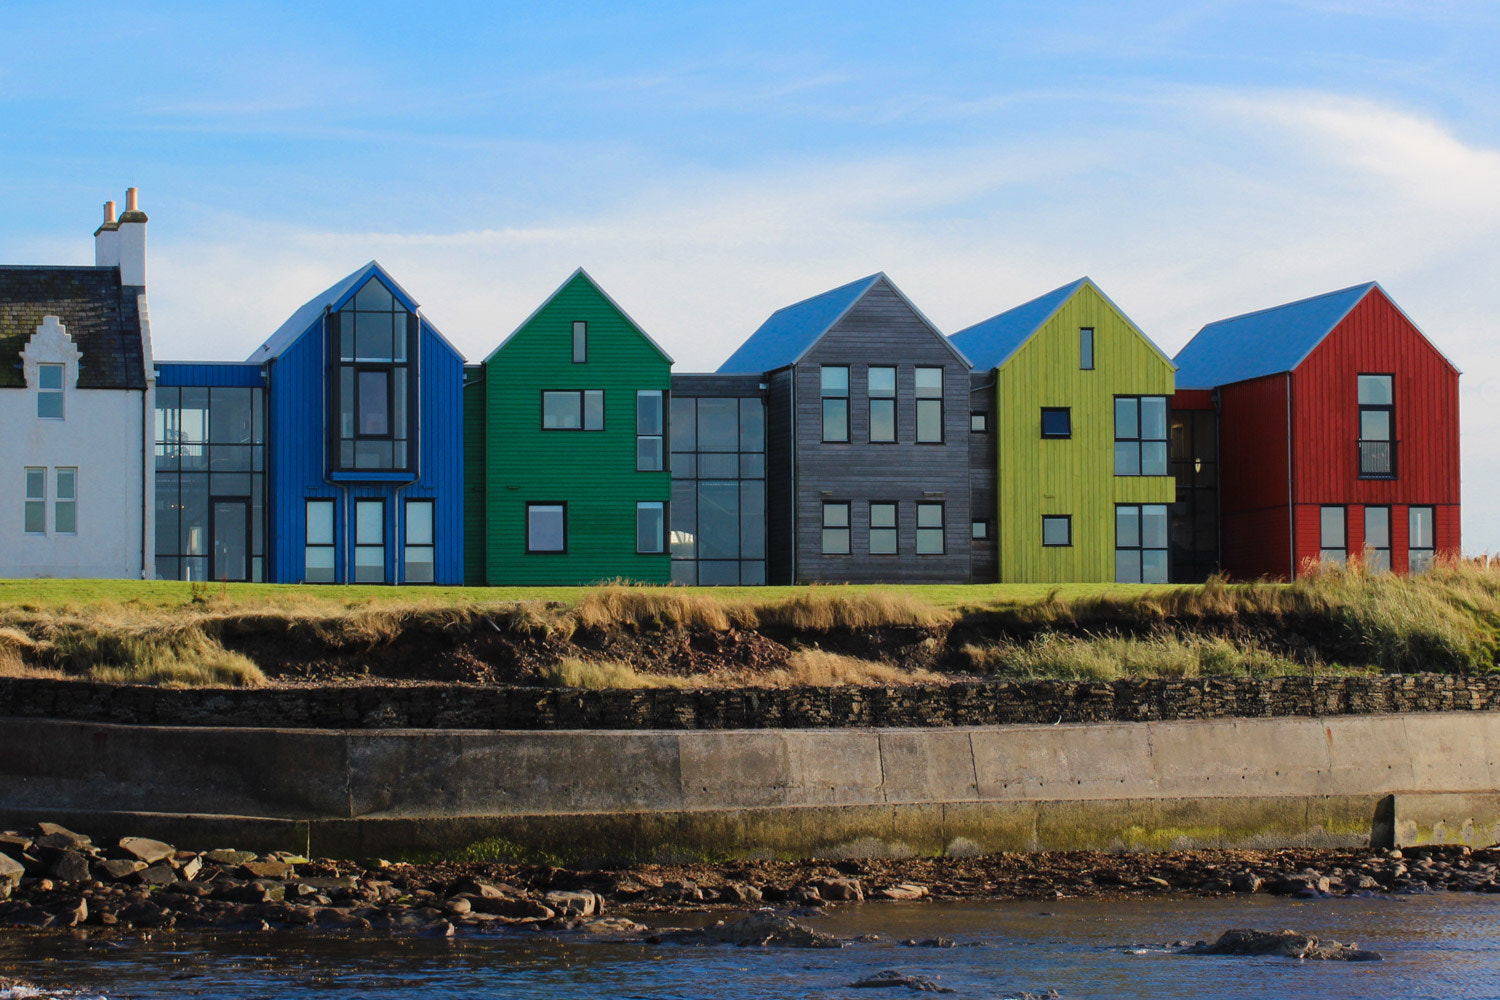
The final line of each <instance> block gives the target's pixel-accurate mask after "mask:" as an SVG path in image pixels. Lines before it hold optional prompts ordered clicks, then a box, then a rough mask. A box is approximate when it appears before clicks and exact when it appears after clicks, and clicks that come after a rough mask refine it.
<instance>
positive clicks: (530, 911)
mask: <svg viewBox="0 0 1500 1000" xmlns="http://www.w3.org/2000/svg"><path fill="white" fill-rule="evenodd" d="M462 898H464V899H467V900H468V901H469V906H470V907H471V908H472V909H473V911H474V912H476V913H493V914H495V916H497V917H506V918H507V919H510V920H516V921H539V920H551V919H552V918H553V917H555V916H557V913H556V911H554V910H553V909H552V908H551V907H550V906H544V905H542V904H541V903H539V902H537V901H536V900H534V899H503V898H502V899H485V898H484V897H482V896H481V897H475V896H464V897H462Z"/></svg>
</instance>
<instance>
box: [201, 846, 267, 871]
mask: <svg viewBox="0 0 1500 1000" xmlns="http://www.w3.org/2000/svg"><path fill="white" fill-rule="evenodd" d="M203 860H204V861H210V862H212V863H214V864H216V865H229V866H234V865H242V864H244V863H245V862H247V861H254V860H255V852H254V851H232V850H229V849H228V848H222V847H221V848H219V849H218V850H216V851H209V852H208V853H206V854H204V855H203Z"/></svg>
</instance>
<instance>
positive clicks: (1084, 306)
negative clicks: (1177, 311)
mask: <svg viewBox="0 0 1500 1000" xmlns="http://www.w3.org/2000/svg"><path fill="white" fill-rule="evenodd" d="M1084 331H1092V333H1091V335H1086V334H1085V333H1084ZM952 339H953V342H954V343H955V344H957V345H958V347H959V349H960V350H962V351H963V352H964V353H965V354H966V355H968V356H969V357H970V358H971V359H972V360H973V361H974V363H975V365H976V367H979V368H988V369H992V370H993V371H994V378H993V381H994V389H993V392H994V400H993V407H994V414H993V423H992V428H991V430H992V439H993V445H994V448H995V452H994V457H995V461H996V494H995V495H996V498H997V499H996V525H995V528H996V537H997V539H998V542H999V553H998V556H999V579H1000V580H1001V581H1002V582H1017V583H1019V582H1037V583H1063V582H1080V583H1098V582H1109V581H1113V580H1116V579H1117V578H1119V577H1118V573H1119V569H1118V568H1117V559H1119V558H1120V556H1119V551H1118V550H1119V547H1120V546H1125V545H1127V543H1129V542H1130V541H1131V539H1130V538H1127V537H1123V532H1125V531H1128V530H1129V527H1128V525H1129V519H1130V517H1131V516H1132V514H1131V508H1132V507H1133V505H1151V506H1152V511H1151V512H1150V513H1151V514H1152V515H1155V514H1156V512H1157V508H1158V507H1159V506H1160V505H1170V504H1171V503H1172V502H1173V499H1174V491H1175V487H1174V483H1173V480H1172V477H1171V476H1170V475H1167V474H1166V473H1167V471H1168V470H1167V467H1166V464H1165V463H1166V459H1165V455H1166V451H1165V445H1162V466H1161V471H1162V474H1161V475H1119V474H1117V469H1116V450H1117V435H1118V434H1126V433H1128V430H1129V429H1128V428H1123V427H1122V428H1117V421H1116V407H1117V405H1118V406H1121V407H1122V408H1125V409H1128V408H1129V406H1130V404H1129V400H1130V399H1131V398H1132V397H1142V396H1144V397H1152V398H1157V397H1160V398H1162V400H1163V403H1162V407H1163V409H1162V417H1163V420H1165V415H1166V411H1165V400H1166V399H1167V398H1169V397H1170V396H1171V395H1172V392H1173V372H1174V368H1173V365H1172V363H1171V361H1170V360H1168V358H1167V356H1166V355H1165V354H1163V353H1162V352H1161V350H1160V349H1159V348H1158V347H1157V346H1156V345H1155V344H1154V343H1152V342H1151V340H1150V339H1149V338H1148V337H1146V335H1145V334H1144V333H1142V332H1141V331H1140V329H1139V328H1138V327H1137V326H1136V325H1135V324H1134V323H1132V322H1131V321H1130V319H1129V318H1128V317H1127V316H1126V315H1125V314H1124V313H1123V312H1121V311H1120V310H1119V308H1118V307H1116V306H1115V304H1114V303H1113V302H1111V301H1110V300H1109V298H1108V297H1107V296H1106V295H1104V293H1103V292H1102V291H1100V290H1099V288H1098V287H1097V286H1096V285H1095V284H1094V283H1093V282H1092V281H1091V280H1089V279H1088V278H1083V279H1080V280H1079V281H1076V282H1073V283H1072V284H1069V285H1065V286H1063V287H1062V288H1059V289H1056V290H1054V291H1052V292H1049V293H1047V294H1046V295H1043V296H1040V297H1039V298H1037V299H1034V300H1032V301H1031V302H1028V303H1025V304H1024V305H1021V306H1018V307H1016V308H1015V309H1013V310H1010V311H1009V312H1006V313H1002V314H1000V315H999V316H996V317H993V318H992V319H989V320H985V321H984V322H982V323H979V324H976V325H975V326H973V327H970V328H968V329H967V330H963V331H960V332H959V333H956V334H954V335H953V337H952ZM1086 340H1087V341H1090V342H1091V343H1087V344H1086V342H1085V341H1086ZM1044 408H1045V409H1049V410H1053V409H1055V410H1066V411H1067V425H1068V426H1067V434H1066V436H1061V435H1059V436H1052V437H1048V436H1044V433H1043V414H1042V411H1043V409H1044ZM1052 419H1057V420H1060V419H1061V418H1060V417H1054V418H1052ZM1163 427H1165V424H1163ZM1153 433H1154V432H1153ZM1165 436H1166V432H1165V430H1164V429H1163V431H1162V437H1163V438H1165ZM1119 445H1120V448H1121V450H1124V451H1127V452H1128V451H1129V450H1130V445H1129V442H1119ZM1147 447H1152V448H1154V447H1155V445H1154V444H1153V445H1149V446H1147ZM1122 507H1124V508H1125V510H1124V511H1123V512H1122V511H1121V508H1122ZM977 516H978V515H977V514H976V517H977ZM1044 517H1046V518H1067V519H1068V521H1067V523H1066V525H1064V524H1063V523H1062V522H1061V521H1054V522H1051V527H1052V529H1053V531H1054V532H1056V533H1057V534H1056V535H1054V537H1053V538H1051V539H1049V541H1051V542H1054V543H1055V542H1057V541H1060V540H1062V539H1061V538H1059V537H1058V536H1059V535H1060V534H1061V531H1062V529H1063V528H1064V527H1066V529H1067V537H1066V539H1065V540H1066V543H1067V544H1044V543H1043V541H1044V540H1043V518H1044ZM1117 517H1118V518H1124V519H1125V521H1124V522H1123V524H1124V525H1125V527H1122V526H1121V525H1120V524H1117ZM1163 517H1164V515H1163ZM1158 529H1160V530H1161V531H1163V532H1164V531H1165V520H1164V519H1163V520H1162V521H1160V522H1159V523H1157V522H1156V521H1155V518H1154V516H1153V523H1152V525H1151V528H1150V530H1151V531H1152V532H1156V531H1157V530H1158ZM1135 530H1136V531H1140V526H1139V524H1137V525H1135ZM1157 540H1159V541H1160V542H1161V550H1162V556H1161V558H1162V559H1165V547H1166V544H1167V543H1166V539H1165V538H1164V537H1162V538H1160V539H1153V542H1154V541H1157ZM1151 555H1152V556H1153V557H1154V556H1155V552H1154V551H1153V552H1152V553H1151ZM1131 558H1132V557H1131V556H1130V555H1129V554H1128V553H1127V555H1125V556H1124V559H1125V561H1126V562H1127V563H1128V561H1129V560H1130V559H1131ZM1164 566H1165V564H1163V570H1162V572H1163V573H1165V568H1164ZM1162 578H1163V579H1165V576H1163V577H1162Z"/></svg>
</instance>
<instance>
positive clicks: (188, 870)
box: [177, 856, 203, 882]
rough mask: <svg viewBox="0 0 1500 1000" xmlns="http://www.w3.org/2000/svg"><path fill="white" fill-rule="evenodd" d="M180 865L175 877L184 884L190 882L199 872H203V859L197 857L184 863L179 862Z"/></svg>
mask: <svg viewBox="0 0 1500 1000" xmlns="http://www.w3.org/2000/svg"><path fill="white" fill-rule="evenodd" d="M180 864H181V867H179V868H178V869H177V877H178V878H180V879H182V880H183V881H186V882H191V881H192V880H193V879H195V878H197V877H198V873H199V872H201V871H203V859H202V858H200V857H197V856H194V857H191V858H188V859H187V860H186V861H183V862H180Z"/></svg>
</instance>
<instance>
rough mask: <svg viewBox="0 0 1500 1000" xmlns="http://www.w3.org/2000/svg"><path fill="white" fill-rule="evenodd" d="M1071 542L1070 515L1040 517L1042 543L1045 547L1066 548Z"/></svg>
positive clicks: (1071, 523) (1071, 520)
mask: <svg viewBox="0 0 1500 1000" xmlns="http://www.w3.org/2000/svg"><path fill="white" fill-rule="evenodd" d="M1072 544H1073V518H1072V515H1062V516H1053V517H1043V518H1042V545H1044V546H1046V547H1047V548H1066V547H1069V546H1071V545H1072Z"/></svg>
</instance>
